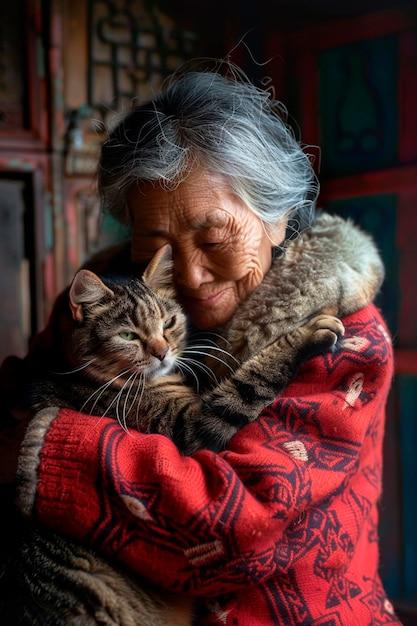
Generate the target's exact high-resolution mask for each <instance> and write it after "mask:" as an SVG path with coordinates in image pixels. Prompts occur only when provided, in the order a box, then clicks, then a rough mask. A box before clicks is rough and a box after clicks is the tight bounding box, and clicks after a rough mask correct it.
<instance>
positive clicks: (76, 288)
mask: <svg viewBox="0 0 417 626" xmlns="http://www.w3.org/2000/svg"><path fill="white" fill-rule="evenodd" d="M104 296H110V297H112V298H113V297H114V292H113V291H112V290H111V289H109V288H108V287H107V286H106V285H105V284H104V283H103V281H102V280H100V278H99V277H98V276H97V274H94V273H93V272H90V270H80V271H79V272H77V273H76V274H75V276H74V279H73V281H72V283H71V287H70V290H69V306H70V309H71V312H72V317H73V319H75V320H76V321H77V322H82V320H83V305H84V304H94V303H96V302H98V301H99V300H101V299H102V298H104Z"/></svg>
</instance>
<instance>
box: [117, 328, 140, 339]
mask: <svg viewBox="0 0 417 626" xmlns="http://www.w3.org/2000/svg"><path fill="white" fill-rule="evenodd" d="M119 337H121V339H124V340H125V341H133V340H134V339H137V338H138V335H137V333H134V332H133V330H121V331H120V333H119Z"/></svg>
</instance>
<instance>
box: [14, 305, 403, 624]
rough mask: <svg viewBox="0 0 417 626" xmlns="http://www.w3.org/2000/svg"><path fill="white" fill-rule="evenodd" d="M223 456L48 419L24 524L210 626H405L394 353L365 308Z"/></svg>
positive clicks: (26, 464) (27, 463) (24, 463)
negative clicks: (385, 501)
mask: <svg viewBox="0 0 417 626" xmlns="http://www.w3.org/2000/svg"><path fill="white" fill-rule="evenodd" d="M343 322H344V324H345V328H346V335H345V340H344V346H343V349H339V350H338V351H336V352H335V353H334V354H325V355H323V356H318V357H315V358H314V359H311V360H310V361H308V362H307V363H305V364H304V365H303V366H302V367H301V369H300V370H299V373H298V375H297V377H296V378H295V379H294V380H293V382H292V383H291V384H290V385H289V386H288V387H287V389H286V390H285V392H284V393H282V394H281V395H280V396H279V397H278V398H276V400H275V401H274V402H273V403H272V404H271V405H270V406H268V407H267V408H265V410H264V411H263V412H262V414H261V415H260V417H259V418H258V420H257V421H256V422H254V423H252V424H250V425H249V426H246V427H245V428H244V429H242V430H241V431H240V432H239V433H238V434H237V435H235V436H234V437H233V439H232V440H231V441H230V443H229V447H228V449H227V450H226V451H224V452H222V453H220V454H214V453H212V452H209V451H207V450H202V451H199V452H197V453H196V454H194V455H193V456H192V457H184V456H181V454H180V453H179V452H178V450H177V448H176V447H175V446H174V445H173V443H172V442H171V441H170V440H169V439H167V438H166V437H164V436H162V435H142V434H139V433H137V432H133V431H131V432H126V431H125V430H123V429H122V428H121V427H120V425H119V424H118V423H117V422H115V421H114V420H112V419H109V418H100V419H97V418H96V417H93V416H87V415H81V414H79V413H77V412H75V411H70V410H64V409H61V410H59V411H58V410H57V409H48V410H46V411H44V412H43V413H42V417H40V416H39V417H37V418H36V419H35V420H33V422H32V424H31V426H30V428H29V431H28V433H27V436H26V439H25V442H24V445H23V448H22V454H21V457H20V480H21V486H20V492H19V493H20V502H21V507H22V509H24V512H25V513H26V514H27V515H29V516H30V515H32V516H33V517H34V518H36V519H38V520H40V521H42V522H43V523H45V524H46V525H48V526H51V527H54V528H56V529H60V530H62V531H64V532H65V533H67V534H69V535H71V536H72V537H74V538H76V539H78V540H80V541H82V542H86V543H87V544H89V545H91V546H94V547H95V548H97V549H98V550H100V551H102V552H104V553H107V554H109V555H113V556H116V557H117V559H119V560H120V561H122V562H123V563H125V564H126V565H127V566H129V567H130V568H132V569H133V570H135V571H136V572H138V573H139V574H141V575H145V576H146V577H147V578H149V579H151V580H152V581H153V582H154V583H156V584H157V585H160V586H162V587H165V588H167V589H171V590H174V591H175V590H176V591H183V592H187V593H190V594H192V595H194V596H197V597H200V598H204V599H205V601H206V606H207V608H206V610H205V613H204V615H201V617H200V618H199V620H198V624H199V625H200V626H203V625H204V626H208V625H209V624H225V625H226V626H232V625H233V626H258V625H259V626H261V625H262V626H269V625H270V626H307V625H309V626H310V625H314V626H319V625H320V626H370V625H371V624H372V625H373V626H376V625H382V624H384V625H385V624H399V623H400V622H399V621H398V619H397V617H396V616H395V615H394V612H393V608H392V605H391V603H390V602H389V600H388V599H387V597H386V594H385V592H384V589H383V587H382V584H381V581H380V578H379V575H378V528H377V526H378V510H377V509H378V499H379V497H380V494H381V472H382V440H383V433H384V419H385V414H384V412H385V403H386V398H387V394H388V391H389V387H390V383H391V378H392V371H393V356H392V348H391V343H390V339H389V336H388V333H387V331H386V328H385V325H384V322H383V321H382V319H381V317H380V314H379V312H378V311H377V309H376V308H375V307H374V306H373V305H371V306H369V307H367V308H365V309H363V310H361V311H359V312H358V313H355V314H352V315H350V316H348V317H346V318H345V319H344V320H343Z"/></svg>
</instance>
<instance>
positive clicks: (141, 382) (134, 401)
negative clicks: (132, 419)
mask: <svg viewBox="0 0 417 626" xmlns="http://www.w3.org/2000/svg"><path fill="white" fill-rule="evenodd" d="M138 376H139V384H137V385H135V384H134V383H135V381H136V379H137V377H138ZM127 385H129V389H128V390H127V393H126V397H125V399H124V403H123V407H122V409H123V411H122V417H121V416H120V413H119V405H120V399H121V397H122V395H123V391H124V390H125V388H126V387H127ZM133 387H135V388H136V390H135V393H134V396H133V399H132V401H131V402H130V405H129V406H128V400H129V395H130V392H131V391H132V388H133ZM144 388H145V381H144V374H143V373H141V372H138V371H137V370H135V371H134V372H133V374H131V375H130V376H129V378H128V379H127V380H126V382H125V384H124V385H123V387H122V388H121V389H120V391H119V393H118V394H117V405H116V416H117V421H118V422H119V424H120V426H121V427H122V428H123V429H124V430H125V431H126V432H128V428H127V426H128V424H127V419H128V417H129V413H130V411H131V410H132V407H133V406H134V405H136V423H137V424H138V412H139V407H140V403H141V399H142V395H143V390H144ZM139 393H140V397H139V401H138V402H137V397H138V394H139ZM138 430H139V428H138Z"/></svg>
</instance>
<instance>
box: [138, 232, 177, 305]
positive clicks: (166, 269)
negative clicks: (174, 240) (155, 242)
mask: <svg viewBox="0 0 417 626" xmlns="http://www.w3.org/2000/svg"><path fill="white" fill-rule="evenodd" d="M142 280H143V282H144V283H145V285H147V286H148V287H149V288H150V289H152V290H153V291H158V290H161V289H164V290H170V291H172V295H174V288H173V284H172V250H171V246H170V245H169V244H166V245H165V246H162V248H159V250H158V251H157V252H156V253H155V255H154V257H153V259H152V260H151V261H150V262H149V265H148V267H147V268H146V270H145V271H144V272H143V275H142Z"/></svg>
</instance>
